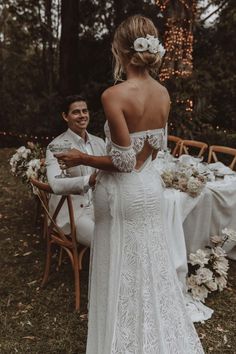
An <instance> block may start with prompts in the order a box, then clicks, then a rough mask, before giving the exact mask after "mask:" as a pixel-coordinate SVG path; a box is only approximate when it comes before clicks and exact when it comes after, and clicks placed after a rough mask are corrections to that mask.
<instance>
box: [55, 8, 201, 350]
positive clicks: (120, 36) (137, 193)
mask: <svg viewBox="0 0 236 354" xmlns="http://www.w3.org/2000/svg"><path fill="white" fill-rule="evenodd" d="M112 52H113V55H114V58H115V63H116V65H115V77H116V79H117V78H119V77H120V75H121V73H122V72H124V73H125V75H126V81H124V82H122V83H120V84H119V85H116V86H112V87H110V88H108V89H107V90H106V91H105V92H104V93H103V95H102V104H103V107H104V111H105V115H106V118H107V121H106V124H105V133H106V137H107V156H102V157H101V156H99V157H98V156H91V155H87V154H84V153H82V152H80V151H78V150H74V149H73V150H71V151H70V152H67V153H62V154H57V155H56V156H57V157H58V158H60V159H62V160H63V161H64V163H65V167H71V166H74V165H77V164H82V165H88V166H91V167H94V168H96V169H99V170H101V171H100V172H99V174H98V177H97V183H96V187H95V192H94V200H95V202H94V203H95V223H96V224H95V225H96V226H95V237H94V244H93V247H92V251H91V254H92V270H91V276H90V296H89V323H88V340H87V352H86V353H87V354H157V353H160V354H174V353H175V354H177V353H178V354H196V353H203V349H202V346H201V344H200V341H199V338H198V336H197V333H196V331H195V329H194V326H193V324H192V322H191V320H190V319H189V318H188V315H187V312H186V308H185V304H184V301H183V297H182V293H181V290H180V288H179V285H178V280H177V276H176V272H175V269H174V266H173V264H172V261H171V259H170V256H169V252H168V249H167V242H166V232H165V222H164V218H163V214H162V212H163V186H162V180H161V178H160V175H159V173H158V172H157V170H156V169H155V168H154V164H153V160H154V159H155V157H156V154H157V151H158V149H160V148H161V147H162V144H163V139H164V127H165V125H166V122H167V118H168V114H169V109H170V98H169V95H168V92H167V90H166V89H165V88H164V87H163V86H162V85H160V84H159V83H158V82H157V81H156V80H154V79H153V78H152V76H151V75H150V74H152V73H155V72H157V70H158V67H159V65H160V60H161V56H162V55H163V54H164V48H163V47H162V46H161V44H160V43H159V40H158V38H157V30H156V28H155V26H154V24H153V23H152V21H151V20H149V19H148V18H146V17H143V16H139V15H136V16H132V17H130V18H128V19H127V20H125V21H124V22H122V23H121V25H120V26H119V27H118V28H117V30H116V32H115V36H114V40H113V43H112Z"/></svg>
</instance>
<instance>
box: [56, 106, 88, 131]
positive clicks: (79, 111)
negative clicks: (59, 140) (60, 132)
mask: <svg viewBox="0 0 236 354" xmlns="http://www.w3.org/2000/svg"><path fill="white" fill-rule="evenodd" d="M62 116H63V118H64V119H65V121H66V122H67V124H68V128H70V129H71V130H72V131H73V132H74V133H76V134H78V135H81V134H82V133H83V132H84V131H85V130H86V129H87V126H88V124H89V111H88V107H87V103H86V102H84V101H78V102H73V103H71V105H70V107H69V111H68V114H66V113H64V112H63V113H62Z"/></svg>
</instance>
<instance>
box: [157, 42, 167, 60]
mask: <svg viewBox="0 0 236 354" xmlns="http://www.w3.org/2000/svg"><path fill="white" fill-rule="evenodd" d="M165 52H166V50H165V48H164V47H163V45H162V44H161V43H160V44H159V46H158V54H159V55H160V57H161V58H162V57H163V56H164V55H165Z"/></svg>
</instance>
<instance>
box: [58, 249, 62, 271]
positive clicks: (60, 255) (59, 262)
mask: <svg viewBox="0 0 236 354" xmlns="http://www.w3.org/2000/svg"><path fill="white" fill-rule="evenodd" d="M62 255H63V248H62V247H60V253H59V258H58V264H57V270H59V268H60V266H61V263H62Z"/></svg>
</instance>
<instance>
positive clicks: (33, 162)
mask: <svg viewBox="0 0 236 354" xmlns="http://www.w3.org/2000/svg"><path fill="white" fill-rule="evenodd" d="M28 166H29V167H31V168H33V169H37V170H39V169H40V167H41V162H40V160H39V159H33V160H30V161H29V162H28Z"/></svg>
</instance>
